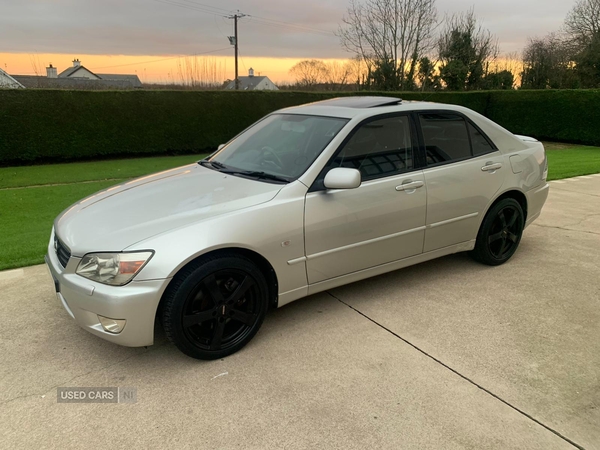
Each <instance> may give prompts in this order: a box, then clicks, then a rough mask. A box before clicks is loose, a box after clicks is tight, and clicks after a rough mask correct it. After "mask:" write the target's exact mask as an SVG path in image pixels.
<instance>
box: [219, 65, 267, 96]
mask: <svg viewBox="0 0 600 450" xmlns="http://www.w3.org/2000/svg"><path fill="white" fill-rule="evenodd" d="M238 80H239V90H240V91H278V90H279V88H278V87H277V86H275V83H273V82H272V81H271V80H269V77H255V76H254V69H253V68H252V67H250V70H249V71H248V76H247V77H238ZM225 89H226V90H228V91H229V90H235V80H234V81H230V82H229V83H228V84H227V86H225Z"/></svg>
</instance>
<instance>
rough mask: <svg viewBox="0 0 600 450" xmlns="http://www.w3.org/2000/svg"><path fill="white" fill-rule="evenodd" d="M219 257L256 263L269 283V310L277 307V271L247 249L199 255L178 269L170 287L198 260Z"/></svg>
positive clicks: (167, 288) (221, 250)
mask: <svg viewBox="0 0 600 450" xmlns="http://www.w3.org/2000/svg"><path fill="white" fill-rule="evenodd" d="M219 255H239V256H243V257H245V258H247V259H249V260H250V261H252V263H254V264H255V265H256V267H258V269H259V270H260V271H261V272H262V274H263V275H264V276H265V279H266V281H267V286H268V288H269V308H276V307H277V301H278V295H279V283H278V281H277V273H276V272H275V269H274V268H273V266H272V265H271V263H270V262H269V261H268V260H267V259H266V258H265V257H264V256H262V255H261V254H260V253H258V252H256V251H254V250H250V249H247V248H242V247H222V248H218V249H214V250H210V251H208V252H206V253H202V254H201V255H197V256H195V257H194V258H192V259H191V260H189V261H188V262H187V263H185V264H184V265H182V266H181V267H179V268H178V269H177V271H176V272H175V273H174V274H173V277H172V278H171V281H170V282H169V285H170V284H171V283H172V282H173V280H174V279H175V278H176V277H177V275H178V274H180V273H181V272H183V271H184V270H185V269H186V268H188V267H189V266H190V265H192V264H195V263H196V262H197V261H198V260H201V259H204V258H207V257H218V256H219ZM168 290H169V286H167V287H166V288H165V290H164V291H163V293H162V295H161V298H160V302H159V303H158V307H157V309H156V318H158V317H159V316H160V314H161V311H162V306H163V304H164V302H163V299H164V297H165V294H166V292H167V291H168ZM155 320H156V319H155Z"/></svg>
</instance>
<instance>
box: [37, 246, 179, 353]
mask: <svg viewBox="0 0 600 450" xmlns="http://www.w3.org/2000/svg"><path fill="white" fill-rule="evenodd" d="M45 260H46V265H47V267H48V270H49V271H50V275H51V276H52V278H53V280H54V285H55V290H56V296H57V298H58V299H59V300H60V302H61V304H62V306H63V307H64V308H65V310H66V311H67V313H68V314H69V315H70V316H71V317H72V318H73V319H75V321H76V322H77V324H79V326H81V327H82V328H83V329H84V330H87V331H89V332H90V333H92V334H95V335H96V336H99V337H101V338H102V339H106V340H107V341H110V342H114V343H115V344H119V345H124V346H127V347H142V346H147V345H152V343H153V342H154V321H155V317H156V310H157V308H158V304H159V302H160V298H161V296H162V294H163V292H164V290H165V289H166V287H167V285H168V283H169V281H170V279H164V280H150V281H132V282H131V283H129V284H127V285H125V286H108V285H105V284H101V283H96V282H94V281H91V280H88V279H86V278H84V277H82V276H80V275H77V274H76V273H75V268H76V267H77V265H78V264H79V258H75V257H71V260H70V261H69V263H68V264H67V267H66V268H63V267H62V266H61V265H60V263H59V261H58V258H57V256H56V253H55V251H54V248H53V246H52V245H49V246H48V254H47V255H46V257H45ZM99 315H100V316H103V317H106V318H110V319H117V320H126V322H125V326H124V328H123V329H122V331H121V332H119V333H116V334H115V333H110V332H108V331H106V330H105V329H104V328H103V327H102V324H101V323H100V319H99V317H98V316H99Z"/></svg>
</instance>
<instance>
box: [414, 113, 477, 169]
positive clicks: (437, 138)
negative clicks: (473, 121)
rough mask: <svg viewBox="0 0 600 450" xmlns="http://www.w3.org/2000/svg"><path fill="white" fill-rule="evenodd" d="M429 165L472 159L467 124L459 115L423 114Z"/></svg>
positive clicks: (422, 123)
mask: <svg viewBox="0 0 600 450" xmlns="http://www.w3.org/2000/svg"><path fill="white" fill-rule="evenodd" d="M419 117H420V120H421V129H422V130H423V138H424V139H425V149H426V152H427V164H428V165H432V164H439V163H445V162H452V161H457V160H460V159H465V158H469V157H471V144H470V142H469V134H468V132H467V123H466V122H465V119H464V118H463V117H462V116H459V115H457V114H443V113H442V114H440V113H427V114H421V115H420V116H419Z"/></svg>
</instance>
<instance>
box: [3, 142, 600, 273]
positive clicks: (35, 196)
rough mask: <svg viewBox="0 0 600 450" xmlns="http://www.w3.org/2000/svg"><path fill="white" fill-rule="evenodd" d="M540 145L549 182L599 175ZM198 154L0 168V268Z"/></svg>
mask: <svg viewBox="0 0 600 450" xmlns="http://www.w3.org/2000/svg"><path fill="white" fill-rule="evenodd" d="M544 145H545V146H546V149H547V154H548V161H549V174H548V179H549V180H556V179H560V178H566V177H572V176H577V175H587V174H590V173H600V148H598V147H584V146H573V145H569V144H552V143H545V144H544ZM204 156H205V155H187V156H173V157H151V158H136V159H120V160H113V161H95V162H84V163H71V164H52V165H42V166H28V167H5V168H0V270H5V269H12V268H16V267H23V266H29V265H33V264H39V263H42V262H43V261H44V254H45V253H46V248H47V245H48V239H49V238H50V230H51V229H52V222H53V221H54V218H55V217H56V216H57V215H58V214H59V213H60V212H61V211H63V210H64V209H65V208H67V207H68V206H69V205H71V204H72V203H74V202H76V201H77V200H80V199H81V198H83V197H86V196H87V195H90V194H93V193H94V192H97V191H99V190H101V189H104V188H106V187H109V186H111V185H114V184H117V183H119V182H120V181H122V180H123V179H127V178H133V177H137V176H142V175H146V174H149V173H153V172H159V171H161V170H167V169H171V168H173V167H177V166H181V165H184V164H189V163H192V162H195V161H197V160H199V159H201V158H203V157H204ZM43 185H58V186H43ZM27 186H36V187H27Z"/></svg>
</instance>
